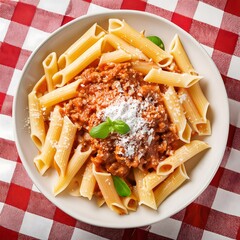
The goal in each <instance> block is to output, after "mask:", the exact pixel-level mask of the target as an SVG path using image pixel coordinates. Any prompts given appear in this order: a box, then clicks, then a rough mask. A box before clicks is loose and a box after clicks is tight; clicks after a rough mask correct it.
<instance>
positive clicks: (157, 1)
mask: <svg viewBox="0 0 240 240" xmlns="http://www.w3.org/2000/svg"><path fill="white" fill-rule="evenodd" d="M147 2H148V4H152V5H154V6H157V7H160V8H163V9H166V10H168V11H171V12H174V10H175V8H176V6H177V3H178V0H171V1H168V0H148V1H147Z"/></svg>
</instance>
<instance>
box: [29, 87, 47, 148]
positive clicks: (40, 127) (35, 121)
mask: <svg viewBox="0 0 240 240" xmlns="http://www.w3.org/2000/svg"><path fill="white" fill-rule="evenodd" d="M28 108H29V120H30V127H31V138H32V141H33V142H34V144H35V146H36V147H37V148H38V149H39V150H40V151H41V150H42V147H43V145H44V142H45V137H46V130H45V125H44V119H43V114H42V110H41V105H40V103H39V99H38V98H37V96H36V91H32V92H31V93H29V95H28Z"/></svg>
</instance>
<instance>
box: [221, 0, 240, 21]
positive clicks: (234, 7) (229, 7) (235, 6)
mask: <svg viewBox="0 0 240 240" xmlns="http://www.w3.org/2000/svg"><path fill="white" fill-rule="evenodd" d="M224 11H226V12H229V13H231V14H234V15H237V16H239V17H240V1H238V0H237V1H236V0H227V4H226V6H225V9H224Z"/></svg>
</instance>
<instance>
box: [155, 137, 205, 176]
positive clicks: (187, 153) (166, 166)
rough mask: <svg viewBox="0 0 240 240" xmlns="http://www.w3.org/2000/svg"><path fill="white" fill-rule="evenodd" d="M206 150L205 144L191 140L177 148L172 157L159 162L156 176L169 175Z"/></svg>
mask: <svg viewBox="0 0 240 240" xmlns="http://www.w3.org/2000/svg"><path fill="white" fill-rule="evenodd" d="M207 148H209V145H208V144H207V143H205V142H203V141H199V140H193V141H191V142H190V143H187V144H185V145H183V146H182V147H180V148H178V149H177V150H176V151H175V153H174V155H172V156H170V157H168V158H166V159H165V160H163V161H161V162H160V163H159V164H158V166H157V170H156V173H157V174H158V175H169V174H170V173H172V172H173V171H174V169H175V168H177V167H178V166H180V165H181V164H183V163H185V162H186V161H187V160H189V159H190V158H192V157H193V156H195V155H197V154H198V153H200V152H201V151H203V150H205V149H207Z"/></svg>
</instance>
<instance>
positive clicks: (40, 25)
mask: <svg viewBox="0 0 240 240" xmlns="http://www.w3.org/2000/svg"><path fill="white" fill-rule="evenodd" d="M62 20H63V16H62V15H60V14H57V13H53V12H48V11H46V10H44V9H40V8H37V10H36V13H35V15H34V18H33V20H32V24H31V25H32V27H35V28H37V29H40V30H42V31H45V32H53V31H55V30H56V29H57V28H59V27H60V26H61V23H62Z"/></svg>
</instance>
